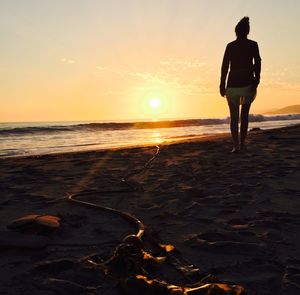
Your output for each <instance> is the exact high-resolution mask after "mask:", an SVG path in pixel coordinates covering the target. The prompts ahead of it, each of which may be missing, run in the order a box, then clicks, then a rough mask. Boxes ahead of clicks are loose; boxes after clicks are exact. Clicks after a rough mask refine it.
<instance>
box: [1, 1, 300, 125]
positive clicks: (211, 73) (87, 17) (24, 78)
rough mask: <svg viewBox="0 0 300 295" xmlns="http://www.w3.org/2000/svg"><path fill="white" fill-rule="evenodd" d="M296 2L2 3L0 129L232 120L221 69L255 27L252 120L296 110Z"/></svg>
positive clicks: (299, 48)
mask: <svg viewBox="0 0 300 295" xmlns="http://www.w3.org/2000/svg"><path fill="white" fill-rule="evenodd" d="M299 15H300V1H299V0H294V1H293V0H275V1H272V0H263V1H261V0H251V1H249V0H230V1H225V0H151V1H150V0H149V1H147V0H43V1H41V0H26V1H25V0H0V38H1V46H0V56H1V62H0V103H1V107H0V121H2V122H3V121H10V122H12V121H14V122H15V121H50V120H51V121H54V120H55V121H60V120H136V119H140V120H148V119H150V120H151V119H166V118H202V117H226V116H228V109H227V104H226V101H225V99H224V98H222V97H221V96H220V95H219V92H218V87H219V77H220V67H221V62H222V58H223V53H224V49H225V47H226V44H227V43H228V42H230V41H233V40H234V39H235V34H234V27H235V25H236V23H237V22H238V21H239V20H240V19H241V18H242V17H243V16H249V17H250V25H251V31H250V35H249V39H252V40H256V41H257V42H258V44H259V47H260V53H261V57H262V73H261V85H260V86H259V90H258V96H257V98H256V101H255V102H254V104H253V107H252V113H258V112H260V111H265V110H269V109H274V108H279V107H284V106H287V105H293V104H299V103H300V38H299V31H300V20H299Z"/></svg>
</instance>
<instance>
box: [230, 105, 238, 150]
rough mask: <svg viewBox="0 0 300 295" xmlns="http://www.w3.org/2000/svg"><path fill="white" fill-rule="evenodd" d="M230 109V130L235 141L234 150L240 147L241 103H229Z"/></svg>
mask: <svg viewBox="0 0 300 295" xmlns="http://www.w3.org/2000/svg"><path fill="white" fill-rule="evenodd" d="M228 105H229V110H230V131H231V136H232V141H233V150H232V151H233V152H235V151H237V150H238V147H239V111H240V110H239V108H240V106H239V105H236V104H232V103H229V104H228Z"/></svg>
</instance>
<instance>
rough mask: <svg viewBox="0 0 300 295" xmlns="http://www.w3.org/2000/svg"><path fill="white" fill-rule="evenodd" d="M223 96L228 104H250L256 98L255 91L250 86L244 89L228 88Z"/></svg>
mask: <svg viewBox="0 0 300 295" xmlns="http://www.w3.org/2000/svg"><path fill="white" fill-rule="evenodd" d="M225 95H226V98H227V102H228V104H234V105H240V104H251V103H252V102H253V101H254V99H255V97H256V89H255V88H254V87H253V86H252V85H248V86H245V87H228V88H226V91H225Z"/></svg>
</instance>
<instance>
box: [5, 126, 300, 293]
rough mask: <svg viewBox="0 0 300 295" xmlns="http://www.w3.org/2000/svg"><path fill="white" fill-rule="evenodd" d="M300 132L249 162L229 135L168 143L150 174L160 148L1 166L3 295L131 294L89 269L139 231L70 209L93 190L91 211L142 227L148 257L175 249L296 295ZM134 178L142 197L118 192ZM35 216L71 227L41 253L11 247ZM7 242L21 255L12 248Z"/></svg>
mask: <svg viewBox="0 0 300 295" xmlns="http://www.w3.org/2000/svg"><path fill="white" fill-rule="evenodd" d="M299 132H300V125H295V126H288V127H283V128H276V129H269V130H261V131H255V132H249V137H248V147H247V150H246V151H245V152H243V153H239V154H231V153H230V150H231V138H230V135H229V134H221V135H220V134H219V135H217V136H213V137H210V138H207V137H205V138H197V139H195V138H191V139H182V140H180V141H178V140H177V141H176V142H171V143H164V144H160V152H159V154H158V156H157V157H156V158H155V159H154V160H153V161H152V162H151V165H149V166H148V167H147V169H144V170H143V168H144V165H145V164H146V163H147V161H149V160H150V159H151V158H152V157H153V155H154V153H155V151H156V149H155V145H149V146H142V147H132V148H125V149H124V148H118V149H113V150H112V149H108V150H95V151H82V152H69V153H59V154H48V155H42V156H38V157H37V156H26V157H13V158H1V159H0V171H1V177H0V188H1V191H2V197H1V200H0V224H1V226H0V231H1V237H0V248H1V250H2V251H1V253H0V255H1V258H0V261H1V262H0V267H1V269H2V276H1V277H0V286H1V287H0V291H3V292H4V294H22V293H23V294H24V292H25V290H27V291H28V290H30V293H31V294H49V292H48V291H49V290H55V288H57V290H58V289H59V290H62V291H61V292H65V293H62V294H68V293H67V292H68V291H67V290H70V289H68V288H70V282H72V284H73V283H74V282H76V283H77V284H79V285H80V286H78V285H74V284H73V285H72V286H73V288H75V289H76V288H77V289H76V291H75V292H82V289H80V288H84V287H87V286H96V285H101V286H102V287H103V288H104V289H103V290H102V291H103V292H104V290H106V291H105V292H106V293H105V294H108V295H114V294H121V293H119V291H118V289H117V288H116V287H112V285H111V282H110V281H109V279H107V278H106V277H105V276H102V275H99V272H98V271H97V270H96V269H94V270H93V269H86V268H85V267H84V266H83V264H82V263H81V262H80V261H82V260H81V259H82V257H84V256H87V255H91V254H92V253H98V255H99V256H100V257H102V258H103V259H105V258H108V257H109V256H110V255H111V253H112V252H113V250H114V248H115V247H116V246H117V245H118V244H119V243H120V241H121V240H122V239H123V238H124V237H125V236H126V235H128V234H130V233H133V232H134V228H133V227H132V225H131V224H129V223H128V222H126V221H124V220H123V219H122V218H120V217H118V216H115V215H113V214H110V213H103V212H99V211H97V210H93V209H90V208H85V207H81V206H76V205H74V204H72V203H69V202H66V201H65V200H64V199H63V198H64V197H65V196H66V195H67V194H70V193H78V192H81V191H84V190H85V191H87V190H88V191H91V192H93V191H94V192H95V194H94V195H90V196H88V197H86V200H87V201H90V202H93V203H98V204H101V205H103V206H108V207H111V208H115V209H117V210H120V211H124V212H128V213H130V214H132V215H134V216H136V217H137V218H138V219H140V220H141V221H142V222H143V223H144V224H145V226H146V235H145V245H146V247H150V246H149V245H151V239H153V237H156V239H158V240H159V241H160V242H161V243H163V244H172V245H174V246H175V248H176V249H177V251H178V252H179V253H180V254H181V256H182V257H183V258H184V259H185V260H186V261H188V262H189V263H191V264H193V265H195V266H198V267H200V268H201V269H202V270H204V271H205V272H206V273H209V274H212V275H214V276H216V277H218V278H219V279H220V280H221V281H229V282H234V283H237V284H240V285H242V286H244V287H245V288H246V290H247V292H248V293H247V294H250V295H252V294H253V295H254V294H260V295H271V294H272V295H281V294H288V295H289V294H291V295H292V294H297V292H299V290H300V287H299V282H298V274H300V258H299V257H300V250H299V249H300V237H299V231H300V214H299V212H300V198H299V196H300V190H299V177H300V172H299V169H298V166H299V155H300V151H299V149H300V146H299V144H298V145H297V143H298V142H299ZM124 177H127V178H128V179H129V180H130V181H132V182H134V183H138V184H139V185H140V186H141V188H142V189H141V190H138V191H128V192H127V193H126V192H120V191H122V190H124V183H122V181H121V180H122V178H124ZM127 189H128V187H127ZM109 191H115V192H116V193H114V192H109ZM117 191H119V192H117ZM54 200H57V201H56V202H53V201H54ZM27 214H41V215H43V214H47V215H55V216H58V217H59V218H60V219H61V221H60V222H61V227H60V228H59V229H58V230H57V231H56V232H54V233H52V234H51V235H48V236H47V239H49V241H48V244H47V245H46V246H45V247H44V248H42V249H35V250H28V249H24V248H23V247H22V245H20V243H21V242H20V241H11V240H10V241H7V240H6V241H5V237H6V235H7V234H8V233H9V232H11V231H10V230H8V229H7V228H6V226H7V225H8V224H9V223H10V222H11V221H12V220H14V219H16V218H19V217H21V216H24V215H27ZM5 242H6V244H7V243H8V242H10V243H11V244H13V242H14V243H15V244H14V246H9V247H7V246H6V247H4V246H3V245H4V244H5ZM17 242H18V243H19V244H18V243H17ZM16 243H17V244H18V245H17V246H16ZM75 245H77V246H75ZM62 261H63V262H62ZM15 266H17V267H15ZM164 267H165V268H163V269H162V270H161V272H162V273H161V274H162V275H163V277H164V278H165V279H167V280H168V281H169V282H170V283H174V284H175V283H176V284H181V285H182V284H186V281H185V279H184V277H182V276H181V277H180V276H179V275H178V274H177V273H176V272H174V269H172V267H171V266H170V265H169V266H164ZM54 269H55V271H54ZM51 277H54V278H57V279H59V280H60V281H59V282H58V281H53V280H52V281H51V280H49V278H51ZM68 282H69V283H68ZM68 284H69V285H68ZM76 286H77V287H76ZM102 287H101V288H102ZM1 288H2V290H1ZM41 290H43V291H41ZM47 290H48V291H47ZM80 290H81V291H80ZM108 290H110V291H108ZM5 292H6V293H5ZM53 292H54V293H55V291H53ZM50 293H51V291H50ZM83 293H84V292H83ZM99 294H101V292H100V293H99Z"/></svg>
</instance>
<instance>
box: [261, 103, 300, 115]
mask: <svg viewBox="0 0 300 295" xmlns="http://www.w3.org/2000/svg"><path fill="white" fill-rule="evenodd" d="M263 114H264V115H277V114H278V115H279V114H300V105H299V104H297V105H291V106H286V107H284V108H280V109H277V110H272V111H268V112H264V113H263Z"/></svg>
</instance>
